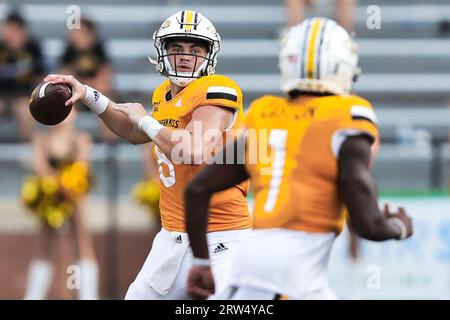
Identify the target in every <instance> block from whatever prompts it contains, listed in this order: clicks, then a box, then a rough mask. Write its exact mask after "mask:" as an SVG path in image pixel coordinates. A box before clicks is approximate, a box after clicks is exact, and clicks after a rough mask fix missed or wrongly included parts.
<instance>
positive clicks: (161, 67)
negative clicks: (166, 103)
mask: <svg viewBox="0 0 450 320" xmlns="http://www.w3.org/2000/svg"><path fill="white" fill-rule="evenodd" d="M173 41H181V42H192V43H200V44H202V45H203V46H204V47H205V48H206V51H207V54H206V56H200V55H196V54H191V53H169V52H168V51H167V46H168V45H169V44H170V42H173ZM155 47H156V50H157V53H158V58H157V69H158V71H159V73H160V74H161V75H163V76H166V77H168V78H169V79H170V81H171V82H172V83H174V84H175V85H177V86H180V87H185V86H187V85H188V84H190V83H191V82H192V81H194V80H195V79H198V78H200V77H203V76H206V75H211V74H214V73H215V66H216V63H217V52H218V49H219V44H218V43H216V42H214V41H211V40H210V39H198V37H195V38H193V37H187V36H182V37H165V38H156V39H155ZM177 56H191V57H194V58H195V61H194V66H193V70H192V71H189V72H180V71H177V69H178V68H177V65H176V64H177ZM169 57H173V63H174V65H173V66H172V64H171V63H170V59H169ZM200 59H202V60H204V61H203V62H201V63H200V62H199V60H200Z"/></svg>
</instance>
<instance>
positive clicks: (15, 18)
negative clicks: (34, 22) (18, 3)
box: [5, 10, 27, 27]
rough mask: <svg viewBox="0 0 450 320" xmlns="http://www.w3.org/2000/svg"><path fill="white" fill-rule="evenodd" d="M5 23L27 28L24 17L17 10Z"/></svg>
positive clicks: (7, 17) (12, 12) (10, 14)
mask: <svg viewBox="0 0 450 320" xmlns="http://www.w3.org/2000/svg"><path fill="white" fill-rule="evenodd" d="M5 23H8V24H16V25H18V26H21V27H26V25H27V23H26V21H25V19H24V18H23V17H22V15H21V14H20V13H19V11H17V10H13V11H11V12H10V13H9V14H8V15H7V16H6V18H5Z"/></svg>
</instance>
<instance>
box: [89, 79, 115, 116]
mask: <svg viewBox="0 0 450 320" xmlns="http://www.w3.org/2000/svg"><path fill="white" fill-rule="evenodd" d="M85 87H86V96H85V97H84V99H83V102H84V104H85V105H87V106H88V107H89V109H91V110H92V111H94V112H95V113H96V114H97V115H98V116H99V115H101V114H102V113H103V112H105V110H106V108H108V104H109V99H108V97H105V96H104V95H103V94H102V93H101V92H100V91H98V90H96V89H94V88H91V87H89V86H87V85H85Z"/></svg>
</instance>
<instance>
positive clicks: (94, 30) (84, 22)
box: [80, 18, 97, 34]
mask: <svg viewBox="0 0 450 320" xmlns="http://www.w3.org/2000/svg"><path fill="white" fill-rule="evenodd" d="M80 24H81V25H82V26H83V27H86V28H87V29H88V30H89V31H90V32H91V33H94V34H96V33H97V26H96V25H95V23H94V21H92V20H90V19H88V18H81V19H80Z"/></svg>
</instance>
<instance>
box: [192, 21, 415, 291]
mask: <svg viewBox="0 0 450 320" xmlns="http://www.w3.org/2000/svg"><path fill="white" fill-rule="evenodd" d="M357 64H358V54H357V46H356V44H355V43H354V42H353V40H352V39H351V37H350V36H349V35H348V33H347V32H346V31H345V30H344V29H343V28H341V27H340V26H339V25H338V24H336V23H335V22H334V21H332V20H328V19H324V18H311V19H307V20H305V21H304V22H302V23H301V24H299V25H297V26H295V27H293V28H292V29H291V30H290V31H289V33H288V34H287V36H286V38H285V39H284V42H283V44H282V48H281V51H280V54H279V66H280V69H281V76H282V90H283V91H284V93H285V94H286V97H275V96H264V97H262V98H260V99H258V100H256V101H254V102H253V103H252V104H251V106H250V107H249V110H248V111H247V114H246V117H245V119H244V126H245V128H246V132H245V135H244V136H243V137H242V138H241V139H240V140H237V141H236V142H234V143H232V144H230V145H228V146H227V147H226V148H225V149H224V155H225V156H226V157H227V158H230V153H232V154H233V152H235V150H240V145H241V144H242V143H245V149H244V150H245V153H244V154H239V153H238V152H237V153H236V154H235V155H234V158H235V160H236V163H234V164H230V165H226V166H223V165H218V164H212V165H209V166H207V167H206V168H205V169H204V170H203V171H202V172H200V173H199V174H198V175H197V176H196V177H195V178H194V179H193V180H192V182H191V183H190V184H189V185H188V187H187V189H186V194H185V201H186V210H187V211H186V217H187V219H186V224H187V231H188V235H189V238H190V241H191V247H192V250H193V254H194V257H196V258H198V259H203V261H204V265H205V267H199V266H194V267H193V268H192V269H191V272H190V275H189V279H188V291H189V292H190V293H191V294H192V295H195V296H202V295H203V297H207V296H208V295H209V294H211V293H212V292H213V289H214V286H213V278H212V276H211V272H210V269H209V267H208V259H209V255H208V250H207V238H206V236H205V231H206V221H207V212H208V202H209V199H210V197H211V196H212V194H213V193H214V192H218V191H221V190H223V189H226V188H228V187H230V186H232V185H234V184H237V183H239V182H241V181H245V180H246V179H248V178H250V179H251V184H252V187H253V191H254V209H253V227H254V230H252V231H251V232H250V234H249V236H248V239H247V240H246V241H245V242H244V243H243V244H242V246H241V247H240V248H239V249H238V251H237V253H236V255H235V256H234V258H233V264H232V273H231V281H230V283H229V286H228V287H227V288H226V289H225V290H222V291H218V293H217V295H216V296H215V297H216V298H220V299H276V298H277V297H280V296H287V297H288V298H290V299H334V298H335V295H334V293H333V292H332V290H331V289H330V288H329V285H328V280H327V265H328V259H329V256H330V251H331V248H332V245H333V242H334V240H335V238H336V236H337V235H338V234H339V233H340V232H341V230H342V228H343V224H344V221H345V216H344V212H345V210H343V209H344V206H345V207H347V208H348V212H349V218H350V220H351V223H352V226H353V228H354V230H355V231H356V233H357V234H358V235H360V236H361V237H363V238H366V239H369V240H373V241H383V240H388V239H397V240H400V239H405V238H408V237H410V236H411V235H412V222H411V219H410V218H409V217H408V216H407V215H406V213H405V211H404V209H402V208H400V209H399V210H398V212H391V211H390V210H389V208H388V207H386V208H385V209H384V212H381V211H380V209H379V208H378V203H377V193H376V189H375V186H374V183H373V180H372V178H371V174H370V170H369V162H370V158H371V146H372V145H373V143H374V142H375V141H377V140H378V139H379V138H378V129H377V118H376V115H375V112H374V110H373V108H372V106H371V104H370V103H369V102H368V101H367V100H365V99H363V98H361V97H358V96H355V95H351V94H350V90H351V85H352V83H353V80H354V78H355V76H356V75H357V69H358V68H357ZM241 150H242V149H241ZM263 155H267V157H264V156H263ZM266 160H267V161H266Z"/></svg>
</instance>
